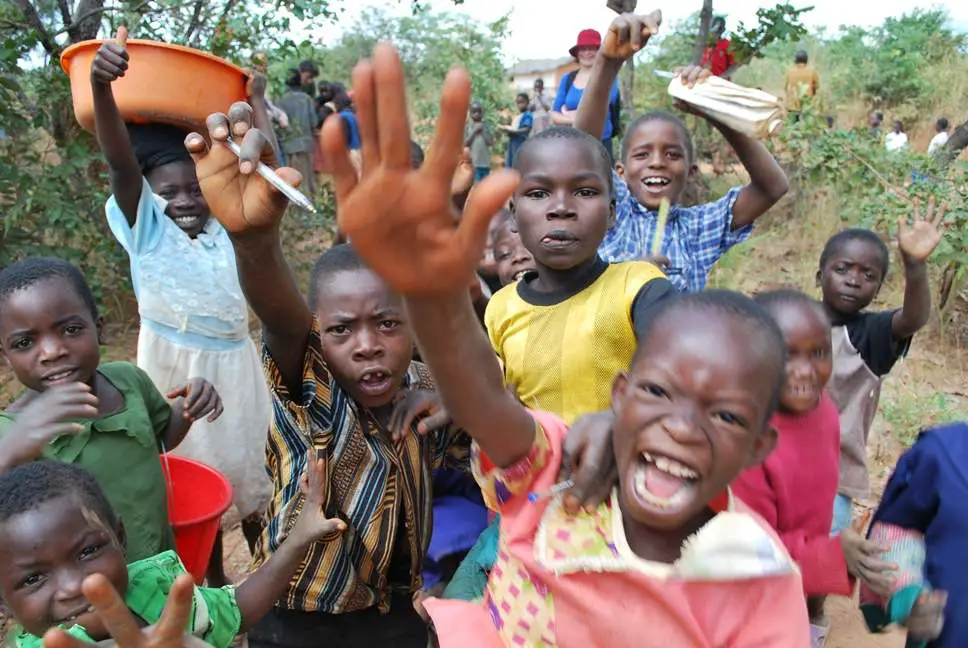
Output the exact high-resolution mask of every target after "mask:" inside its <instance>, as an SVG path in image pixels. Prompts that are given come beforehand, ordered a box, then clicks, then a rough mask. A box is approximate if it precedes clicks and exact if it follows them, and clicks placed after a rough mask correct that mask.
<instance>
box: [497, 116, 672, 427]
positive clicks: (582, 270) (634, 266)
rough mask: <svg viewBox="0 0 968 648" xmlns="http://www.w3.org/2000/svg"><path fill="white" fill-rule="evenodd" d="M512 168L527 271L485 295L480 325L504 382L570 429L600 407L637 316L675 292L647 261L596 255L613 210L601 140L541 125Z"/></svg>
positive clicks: (629, 345) (631, 347) (625, 357)
mask: <svg viewBox="0 0 968 648" xmlns="http://www.w3.org/2000/svg"><path fill="white" fill-rule="evenodd" d="M515 169H516V170H517V171H518V173H520V175H521V182H520V184H519V185H518V188H517V190H516V191H515V194H514V198H513V202H512V203H511V207H510V210H511V212H512V214H513V215H514V219H515V223H516V225H517V229H518V232H519V233H520V235H521V240H522V242H523V243H524V246H525V247H526V248H527V249H528V251H529V252H531V254H532V256H533V257H534V263H535V270H534V271H532V272H528V273H527V274H525V276H524V277H523V278H522V279H521V280H520V281H518V282H517V283H515V284H510V285H508V286H505V287H504V288H502V289H501V290H499V291H498V292H497V293H496V294H494V295H493V296H492V297H491V301H490V303H489V304H488V307H487V312H486V313H485V317H484V321H485V324H486V325H487V331H488V336H489V337H490V340H491V344H492V346H493V347H494V350H495V351H496V352H497V354H498V356H499V357H500V359H501V362H502V363H503V366H504V376H505V382H507V384H509V385H513V386H514V387H515V390H516V393H517V395H518V397H519V398H520V399H521V400H522V401H523V402H524V403H525V404H526V405H527V406H528V407H534V408H541V409H543V410H546V411H550V412H554V413H555V414H556V415H558V416H560V417H561V418H562V419H563V420H564V421H565V423H567V424H569V425H570V424H571V423H572V422H573V421H574V420H575V419H576V418H577V417H579V416H580V415H582V414H587V413H590V412H597V411H601V410H605V409H608V408H609V406H610V405H609V404H610V399H611V385H612V381H613V379H614V378H615V376H616V375H617V374H618V373H620V372H621V371H624V370H625V369H626V368H627V367H628V365H629V362H630V360H631V358H632V355H633V353H634V351H635V346H636V333H637V331H638V330H639V328H640V327H641V326H642V324H643V322H644V320H645V319H646V317H645V314H646V313H647V312H648V310H649V309H650V308H651V307H652V306H653V305H655V304H656V302H658V301H659V300H661V299H663V298H665V297H667V296H669V295H672V294H675V289H674V288H673V286H672V284H671V283H670V282H669V280H668V279H666V277H665V275H663V274H662V272H661V271H660V270H659V268H658V267H656V266H655V265H653V264H651V263H647V262H644V261H627V262H624V263H614V264H610V263H607V262H606V261H604V260H603V259H602V258H601V257H600V256H598V246H599V245H600V244H601V242H602V239H603V238H604V237H605V232H606V230H607V229H608V227H609V225H610V224H611V222H612V219H613V217H614V205H615V202H614V199H613V193H612V176H611V165H610V162H609V158H608V155H607V153H606V151H605V148H604V147H603V146H602V145H601V142H599V141H598V140H597V139H595V138H594V137H591V136H590V135H587V134H585V133H583V132H581V131H578V130H575V129H573V128H567V127H565V128H562V127H556V128H551V129H549V130H546V131H543V132H541V133H539V134H538V135H536V136H534V137H533V138H531V139H529V140H528V141H527V142H526V143H525V145H524V147H523V148H522V149H521V151H520V152H519V153H518V157H517V161H516V163H515Z"/></svg>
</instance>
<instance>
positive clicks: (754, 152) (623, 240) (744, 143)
mask: <svg viewBox="0 0 968 648" xmlns="http://www.w3.org/2000/svg"><path fill="white" fill-rule="evenodd" d="M660 21H661V16H660V15H659V13H658V12H655V13H653V14H650V15H649V16H633V15H624V16H619V17H618V18H616V19H615V21H614V22H613V23H612V26H611V27H610V28H609V32H608V35H607V37H606V39H605V43H604V44H603V45H602V47H601V49H600V50H599V52H598V55H597V58H596V61H595V66H594V68H593V70H592V76H591V79H590V80H589V83H588V87H587V88H585V97H586V99H585V101H582V103H581V107H580V108H579V110H578V116H577V118H576V121H575V126H576V128H579V129H581V130H583V131H585V132H587V133H590V134H592V135H594V136H596V137H597V136H598V135H600V134H601V124H602V123H603V122H604V120H605V116H606V114H607V111H608V93H609V88H611V86H612V83H613V81H614V80H615V78H616V76H617V75H618V71H619V70H620V69H621V67H622V64H623V63H624V62H625V61H626V60H627V59H629V58H630V57H631V56H633V55H634V54H635V53H636V52H638V51H639V50H641V48H642V47H644V46H645V44H646V43H647V42H648V39H649V37H650V36H651V35H652V34H655V33H656V32H657V31H658V28H659V22H660ZM633 35H634V36H635V38H633ZM707 75H708V72H706V71H703V70H701V69H700V68H697V67H687V68H686V69H684V70H683V71H682V72H681V78H682V80H683V81H684V82H685V83H686V84H687V85H690V86H691V85H694V84H695V83H697V82H699V83H701V82H702V81H703V79H705V78H706V76H707ZM680 108H681V109H684V110H687V111H691V110H692V109H690V108H689V107H688V106H685V105H681V106H680ZM706 119H707V121H709V123H710V125H711V126H713V127H714V128H715V129H717V130H718V131H719V132H720V133H722V135H723V137H724V138H726V141H727V142H728V143H729V144H730V145H731V146H732V147H733V149H735V151H736V154H737V156H738V157H739V160H740V162H741V163H742V164H743V166H744V167H745V169H746V171H747V172H748V173H749V175H750V183H749V184H748V185H746V186H744V187H735V188H733V189H731V190H730V191H729V192H728V193H727V194H726V195H725V196H724V197H723V198H721V199H719V200H717V201H716V202H712V203H707V204H705V205H698V206H695V207H683V206H682V205H681V204H679V203H680V201H681V200H682V196H683V193H684V192H685V190H686V185H687V183H688V180H689V178H690V177H691V176H692V175H694V174H696V173H698V167H697V165H696V154H695V150H694V147H693V142H692V137H691V135H690V134H689V131H688V129H687V128H686V127H685V125H684V124H683V123H682V121H681V120H680V119H679V118H677V117H675V116H673V115H670V114H668V113H664V112H650V113H646V114H645V115H642V116H641V117H638V118H637V119H635V120H634V121H633V122H632V123H631V124H630V125H629V127H628V129H627V131H626V135H625V139H624V141H623V142H622V151H621V159H620V164H617V165H616V170H617V173H614V174H613V176H614V180H613V181H614V183H615V207H614V209H615V215H614V218H613V221H612V223H611V224H610V227H609V228H608V232H607V233H606V235H605V239H604V241H603V242H602V245H601V248H600V253H601V255H602V257H603V258H604V259H605V260H607V261H627V260H630V259H642V258H646V257H650V256H651V250H652V245H653V243H654V241H655V240H656V237H657V236H660V235H661V239H662V245H661V250H660V258H659V259H655V261H657V262H659V263H661V264H662V265H663V266H664V268H665V269H666V271H667V273H668V275H669V279H670V280H671V281H672V283H673V285H675V287H676V288H677V289H678V290H680V291H684V292H696V291H699V290H702V289H703V287H704V286H705V285H706V281H707V278H708V276H709V273H710V271H711V270H712V268H713V266H714V265H715V264H716V261H718V260H719V258H720V257H722V256H723V255H724V254H725V253H726V251H727V250H729V249H730V248H731V247H733V246H734V245H736V244H737V243H741V242H743V241H745V240H746V239H747V238H749V235H750V233H751V232H752V231H753V222H754V221H755V220H756V219H757V218H759V217H760V216H762V215H763V214H765V213H766V212H767V210H769V208H770V207H772V206H773V205H774V204H776V202H777V201H778V200H780V198H782V197H783V195H784V194H785V193H786V192H787V189H788V187H789V184H788V182H787V178H786V176H785V175H784V173H783V169H781V168H780V165H779V164H777V162H776V160H775V159H774V158H773V155H772V154H771V153H770V152H769V151H768V150H767V148H766V147H765V146H763V144H762V143H760V142H758V141H756V140H754V139H752V138H750V137H747V136H746V135H742V134H740V133H738V132H736V131H734V130H732V129H730V128H728V127H727V126H725V125H723V124H721V123H719V122H716V121H713V120H710V119H709V118H706ZM663 198H665V199H667V200H668V201H669V202H670V203H671V205H672V209H671V211H670V212H669V217H668V222H667V224H666V227H665V231H664V232H663V233H659V232H658V208H659V205H660V204H661V202H662V199H663Z"/></svg>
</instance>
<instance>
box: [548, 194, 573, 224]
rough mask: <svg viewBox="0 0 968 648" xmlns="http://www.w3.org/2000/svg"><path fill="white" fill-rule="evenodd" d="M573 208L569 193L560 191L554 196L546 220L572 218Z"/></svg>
mask: <svg viewBox="0 0 968 648" xmlns="http://www.w3.org/2000/svg"><path fill="white" fill-rule="evenodd" d="M574 217H575V208H574V206H573V205H572V201H571V192H569V191H561V192H558V193H556V194H554V198H553V199H552V201H551V205H550V207H549V209H548V220H551V219H554V218H574Z"/></svg>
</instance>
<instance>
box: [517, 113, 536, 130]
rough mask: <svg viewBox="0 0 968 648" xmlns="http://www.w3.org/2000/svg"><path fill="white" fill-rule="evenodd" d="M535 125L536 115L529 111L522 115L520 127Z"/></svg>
mask: <svg viewBox="0 0 968 648" xmlns="http://www.w3.org/2000/svg"><path fill="white" fill-rule="evenodd" d="M533 126H534V115H532V114H531V113H529V112H526V113H524V114H523V115H521V123H520V124H519V125H518V127H519V128H522V129H524V128H529V129H530V128H532V127H533Z"/></svg>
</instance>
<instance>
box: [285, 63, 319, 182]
mask: <svg viewBox="0 0 968 648" xmlns="http://www.w3.org/2000/svg"><path fill="white" fill-rule="evenodd" d="M306 74H308V72H303V73H300V71H299V70H296V69H290V70H289V72H288V73H287V75H286V93H285V94H284V95H282V97H280V98H279V101H277V102H276V104H277V105H278V106H279V107H280V108H282V109H283V110H284V111H286V115H287V116H288V118H289V127H288V128H286V129H285V130H283V131H282V132H281V133H280V137H279V140H280V145H281V146H282V152H283V154H284V155H285V156H286V164H287V165H289V166H290V167H292V168H293V169H296V170H297V171H299V173H301V174H302V176H303V178H305V180H303V191H305V192H306V194H307V195H308V196H310V197H312V196H313V195H314V194H315V190H316V182H315V178H316V176H315V167H314V163H313V160H314V156H315V151H316V137H315V130H316V106H315V104H314V103H313V98H312V96H311V95H309V94H306V90H305V89H304V83H303V78H304V77H305V76H306ZM308 87H309V88H310V90H311V91H312V90H315V88H314V87H313V83H312V81H311V80H310V81H309V86H308Z"/></svg>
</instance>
